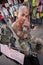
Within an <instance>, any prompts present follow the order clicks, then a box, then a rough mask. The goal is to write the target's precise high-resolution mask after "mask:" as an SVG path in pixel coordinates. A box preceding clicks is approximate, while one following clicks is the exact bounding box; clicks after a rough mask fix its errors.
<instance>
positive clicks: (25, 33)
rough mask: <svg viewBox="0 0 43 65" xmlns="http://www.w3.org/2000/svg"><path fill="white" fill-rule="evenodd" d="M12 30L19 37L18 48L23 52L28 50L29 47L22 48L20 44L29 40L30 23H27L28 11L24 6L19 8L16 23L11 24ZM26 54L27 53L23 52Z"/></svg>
mask: <svg viewBox="0 0 43 65" xmlns="http://www.w3.org/2000/svg"><path fill="white" fill-rule="evenodd" d="M12 28H13V30H14V31H15V33H16V34H17V36H18V37H19V42H20V46H21V47H22V49H23V51H25V49H26V50H28V51H29V47H28V46H27V45H26V47H27V48H25V46H24V47H23V46H22V42H25V41H27V40H28V39H30V37H31V36H30V21H29V11H28V9H27V7H26V6H21V7H20V9H19V13H18V19H17V20H16V22H14V23H13V24H12ZM25 52H27V51H25Z"/></svg>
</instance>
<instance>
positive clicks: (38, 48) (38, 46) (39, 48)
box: [35, 43, 42, 51]
mask: <svg viewBox="0 0 43 65" xmlns="http://www.w3.org/2000/svg"><path fill="white" fill-rule="evenodd" d="M35 49H36V51H38V50H41V49H42V44H40V43H39V44H38V43H37V44H36V47H35Z"/></svg>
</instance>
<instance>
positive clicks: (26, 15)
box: [18, 9, 29, 21]
mask: <svg viewBox="0 0 43 65" xmlns="http://www.w3.org/2000/svg"><path fill="white" fill-rule="evenodd" d="M19 17H22V18H23V19H24V20H25V21H26V20H28V19H29V11H28V9H24V10H22V11H21V12H19V14H18V18H19Z"/></svg>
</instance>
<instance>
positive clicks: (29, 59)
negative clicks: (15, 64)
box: [23, 55, 40, 65]
mask: <svg viewBox="0 0 43 65" xmlns="http://www.w3.org/2000/svg"><path fill="white" fill-rule="evenodd" d="M23 65H40V64H39V60H38V57H34V56H32V55H29V56H25V58H24V64H23Z"/></svg>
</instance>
